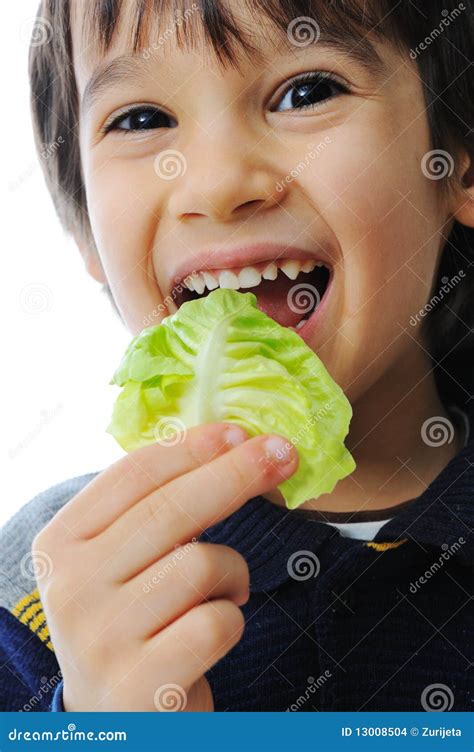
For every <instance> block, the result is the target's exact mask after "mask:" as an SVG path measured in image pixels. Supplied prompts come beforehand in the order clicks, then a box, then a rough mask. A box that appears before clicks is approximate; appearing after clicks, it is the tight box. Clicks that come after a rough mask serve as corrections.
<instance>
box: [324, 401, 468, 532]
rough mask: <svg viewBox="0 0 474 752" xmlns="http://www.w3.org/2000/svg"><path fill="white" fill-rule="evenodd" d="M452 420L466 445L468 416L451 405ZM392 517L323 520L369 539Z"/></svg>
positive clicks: (344, 530)
mask: <svg viewBox="0 0 474 752" xmlns="http://www.w3.org/2000/svg"><path fill="white" fill-rule="evenodd" d="M449 412H450V415H451V417H452V418H453V422H457V421H455V417H454V416H455V415H458V416H459V417H460V418H461V425H460V426H459V427H460V429H461V430H462V429H464V431H463V432H464V447H466V446H467V444H468V441H469V418H468V416H467V415H466V413H465V412H464V411H463V410H460V409H459V408H457V407H454V406H452V407H451V408H450V410H449ZM391 519H393V517H388V518H387V519H386V520H374V521H368V522H328V521H327V520H324V522H325V524H326V525H331V526H332V527H335V528H337V529H338V530H339V532H340V533H341V535H342V536H343V537H344V538H355V539H356V540H364V541H370V540H373V538H375V536H376V535H377V533H378V532H379V530H380V528H381V527H383V526H384V525H386V524H387V522H390V520H391Z"/></svg>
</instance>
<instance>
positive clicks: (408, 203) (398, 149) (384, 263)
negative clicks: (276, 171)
mask: <svg viewBox="0 0 474 752" xmlns="http://www.w3.org/2000/svg"><path fill="white" fill-rule="evenodd" d="M374 133H381V134H382V136H381V137H380V138H379V139H377V138H374ZM383 135H384V129H383V128H379V129H378V130H377V128H376V127H375V128H374V126H373V125H371V128H370V131H368V130H367V131H364V129H363V128H361V129H360V130H359V131H355V132H352V133H351V138H350V140H347V142H346V144H344V139H343V133H342V131H341V132H340V137H339V138H338V140H337V143H336V141H335V142H334V144H333V145H332V146H331V147H330V148H329V149H328V150H327V152H325V154H324V164H323V163H322V161H321V162H320V163H319V170H320V172H319V181H318V183H317V186H318V188H317V191H316V192H317V193H318V197H317V199H315V203H316V205H317V206H318V207H320V210H321V213H322V215H323V218H324V220H325V222H326V223H327V224H328V225H329V227H330V228H331V231H332V234H333V237H334V238H335V241H336V243H337V245H338V246H339V249H338V252H339V258H340V259H341V261H340V263H339V264H338V265H337V268H336V272H335V278H334V279H335V288H334V292H335V295H334V299H333V301H332V302H331V306H332V310H333V312H334V315H333V316H331V317H329V318H330V319H331V321H332V324H331V328H330V330H329V331H328V332H327V336H326V335H325V337H324V344H323V346H322V347H320V348H319V349H318V352H319V353H320V354H321V357H322V358H323V360H324V362H325V364H326V366H327V367H328V370H329V371H330V372H331V373H332V374H333V375H334V377H335V378H336V380H338V381H339V383H340V384H341V386H343V388H348V393H349V396H350V397H351V396H352V397H353V398H355V397H357V392H359V390H360V391H364V390H365V389H366V388H367V385H368V383H369V382H372V383H373V382H374V380H375V379H376V378H378V377H379V376H380V375H381V374H382V373H383V372H384V371H385V370H386V369H387V368H389V367H390V365H391V364H393V362H394V361H395V360H396V359H397V358H400V357H401V356H402V353H404V352H405V349H406V347H407V346H409V345H410V344H413V340H412V339H411V338H413V337H414V336H418V332H416V333H414V332H413V330H412V328H411V327H410V317H411V316H412V314H413V313H414V312H416V311H418V310H419V309H420V308H422V307H423V305H424V303H425V302H426V300H427V298H428V296H429V292H430V289H431V285H432V281H433V276H434V273H435V269H436V265H437V259H438V255H439V248H440V244H441V242H442V241H441V236H440V234H439V232H438V231H439V230H440V229H441V228H439V216H440V213H439V205H438V202H437V193H436V187H435V186H434V185H433V184H432V182H430V181H427V180H426V178H425V177H424V176H423V174H422V172H421V166H420V164H421V159H422V156H423V154H424V153H425V151H426V149H425V148H424V147H425V143H424V139H423V137H422V138H420V134H419V132H418V134H417V135H416V137H413V136H415V134H410V132H409V131H408V132H407V133H406V134H405V136H404V137H402V138H396V136H395V135H393V136H392V134H391V133H390V132H388V133H387V129H386V130H385V137H383ZM387 136H388V137H387ZM312 179H313V180H314V181H316V180H317V176H314V177H313V178H312ZM407 332H408V334H407ZM409 335H410V336H409ZM362 382H364V383H362ZM349 385H351V386H349ZM351 392H352V394H351Z"/></svg>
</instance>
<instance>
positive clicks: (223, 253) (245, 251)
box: [169, 243, 333, 329]
mask: <svg viewBox="0 0 474 752" xmlns="http://www.w3.org/2000/svg"><path fill="white" fill-rule="evenodd" d="M287 258H290V259H299V260H302V261H308V260H312V261H322V263H323V264H324V265H325V266H327V267H328V269H330V270H332V267H333V261H332V260H331V259H330V258H329V256H328V254H327V253H326V252H325V251H324V250H323V249H321V248H319V249H318V250H317V252H315V251H314V250H306V249H304V248H295V247H294V246H291V245H282V244H276V243H255V244H251V245H245V246H239V247H235V248H231V249H219V248H216V249H214V250H213V249H209V250H206V251H203V252H202V253H200V254H196V255H194V256H193V257H192V258H190V259H187V260H186V261H183V263H182V264H180V265H179V266H178V267H177V268H176V270H175V272H174V274H173V275H172V280H173V286H172V288H171V290H170V291H169V292H170V293H171V291H172V290H173V289H174V287H176V286H177V285H179V284H180V283H181V282H182V281H183V280H184V279H186V277H189V276H190V275H191V274H192V273H193V272H199V271H212V270H214V269H235V268H243V267H244V266H252V265H253V264H258V263H262V262H265V261H277V260H279V259H287ZM321 303H322V301H321ZM302 329H303V327H302Z"/></svg>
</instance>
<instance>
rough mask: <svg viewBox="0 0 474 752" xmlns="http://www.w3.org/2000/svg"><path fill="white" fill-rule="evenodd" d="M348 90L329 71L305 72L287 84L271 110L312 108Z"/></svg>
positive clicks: (282, 110) (284, 110)
mask: <svg viewBox="0 0 474 752" xmlns="http://www.w3.org/2000/svg"><path fill="white" fill-rule="evenodd" d="M348 91H349V89H348V87H347V86H345V85H344V84H343V83H342V82H341V81H339V80H338V79H336V78H334V77H333V76H332V75H331V74H330V73H305V74H304V75H303V76H299V77H298V78H295V79H294V80H293V81H292V82H291V84H290V85H289V86H287V88H286V89H285V91H284V92H283V94H282V96H281V97H280V101H279V102H278V104H277V105H276V107H274V108H273V111H274V112H286V111H288V110H305V109H308V108H313V109H314V108H315V107H317V106H318V105H320V104H322V103H323V102H326V101H327V100H328V99H332V98H333V97H335V96H339V95H340V94H347V93H348Z"/></svg>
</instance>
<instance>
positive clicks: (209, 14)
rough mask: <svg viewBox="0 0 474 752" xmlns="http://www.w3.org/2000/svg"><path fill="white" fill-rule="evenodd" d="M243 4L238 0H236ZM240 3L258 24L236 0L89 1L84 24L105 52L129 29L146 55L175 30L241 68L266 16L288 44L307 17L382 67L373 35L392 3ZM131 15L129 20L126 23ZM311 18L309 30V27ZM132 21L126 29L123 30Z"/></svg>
mask: <svg viewBox="0 0 474 752" xmlns="http://www.w3.org/2000/svg"><path fill="white" fill-rule="evenodd" d="M235 5H236V6H237V3H236V4H235ZM238 6H239V7H240V8H241V9H242V10H243V11H245V12H246V14H247V16H248V18H250V19H252V20H253V21H254V23H251V24H249V22H248V20H247V22H246V23H244V22H242V20H241V19H238V12H237V10H235V11H233V8H232V2H224V0H194V2H193V0H135V2H133V3H128V2H124V1H123V0H87V5H86V11H85V14H84V24H83V43H84V46H85V47H86V48H93V49H96V50H98V52H99V54H101V55H105V54H106V53H107V51H108V50H109V48H110V47H111V45H112V43H113V41H114V38H115V36H116V34H117V32H118V31H120V32H125V37H126V39H127V44H128V47H129V48H130V49H131V50H132V51H133V52H134V53H140V52H143V51H144V50H146V49H147V48H148V47H149V46H151V45H152V44H153V42H154V40H156V39H157V38H159V37H160V35H161V34H163V33H164V34H165V36H166V34H167V33H168V34H169V33H171V32H172V33H173V36H174V39H175V41H176V44H177V45H178V47H180V48H181V49H187V50H192V49H195V48H196V47H197V46H198V44H202V43H203V42H204V43H205V44H207V45H208V46H209V47H210V48H211V50H212V51H213V52H214V54H215V56H216V57H217V59H218V60H219V62H220V63H221V64H223V65H225V64H231V65H233V66H238V61H239V59H240V57H241V56H242V55H244V56H247V57H250V58H254V59H255V58H256V59H258V58H259V54H258V50H257V49H256V48H255V46H254V44H253V42H252V36H253V31H254V29H255V26H258V24H259V22H260V23H261V22H262V19H263V20H265V21H266V23H267V24H268V23H269V24H270V26H271V27H273V28H274V29H275V30H276V31H277V32H280V33H281V38H282V41H283V42H284V41H286V42H287V43H288V38H287V34H288V27H289V25H290V24H291V22H292V21H293V22H294V21H295V20H296V19H298V20H300V21H301V25H302V28H301V33H302V34H303V33H311V25H310V23H309V20H312V21H313V22H314V26H313V29H315V28H317V30H318V39H319V38H320V39H321V41H322V42H326V43H329V44H332V45H334V46H337V47H339V48H341V49H344V50H346V51H347V50H350V52H351V54H352V55H353V56H354V57H359V58H360V60H361V62H362V63H364V64H367V61H368V60H372V62H373V64H374V65H375V66H376V65H377V61H378V60H379V58H378V55H377V53H376V51H375V48H374V46H373V44H372V43H371V41H370V40H369V38H368V35H369V34H371V35H372V36H380V37H382V36H385V27H386V25H387V22H389V19H390V8H389V7H385V6H390V3H389V2H386V1H384V0H378V1H377V2H376V1H375V0H239V3H238ZM125 16H126V21H125ZM304 21H306V22H307V23H306V31H305V30H304V28H303V25H304ZM125 23H126V24H127V27H126V28H123V27H124V26H125Z"/></svg>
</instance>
